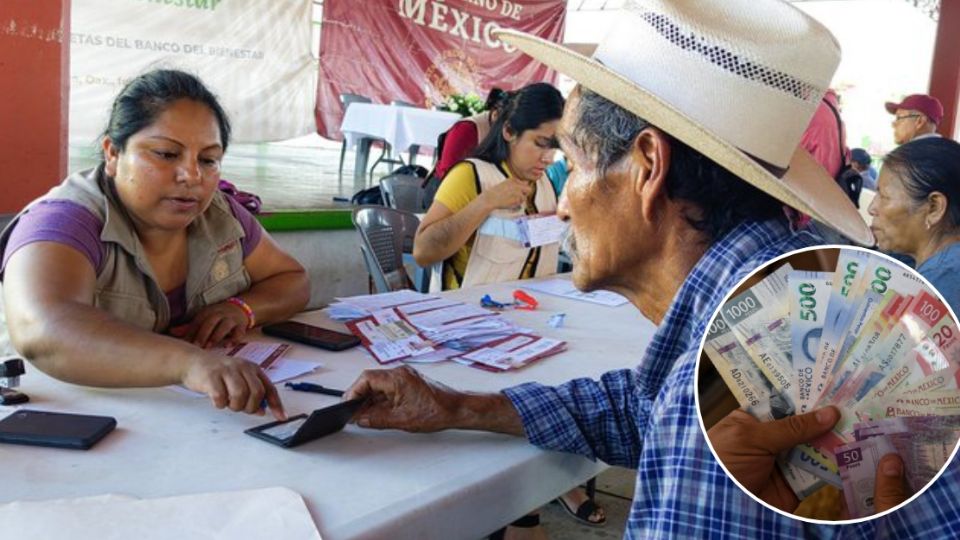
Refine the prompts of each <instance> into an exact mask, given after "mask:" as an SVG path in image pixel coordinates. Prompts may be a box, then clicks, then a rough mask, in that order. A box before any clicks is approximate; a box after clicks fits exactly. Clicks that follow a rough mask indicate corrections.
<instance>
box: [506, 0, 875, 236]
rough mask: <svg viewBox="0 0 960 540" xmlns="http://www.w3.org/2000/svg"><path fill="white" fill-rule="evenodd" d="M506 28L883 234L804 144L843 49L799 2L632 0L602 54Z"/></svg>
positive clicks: (591, 85)
mask: <svg viewBox="0 0 960 540" xmlns="http://www.w3.org/2000/svg"><path fill="white" fill-rule="evenodd" d="M497 37H498V38H499V39H501V40H503V41H504V42H506V43H509V44H510V45H513V46H515V47H517V48H518V49H520V50H522V51H523V52H525V53H527V54H528V55H530V56H532V57H533V58H536V59H537V60H540V61H541V62H543V63H544V64H546V65H547V66H549V67H551V68H553V69H555V70H557V71H559V72H561V73H564V74H566V75H568V76H569V77H571V78H573V79H574V80H576V81H577V82H578V83H580V84H581V85H583V86H584V87H586V88H588V89H590V90H592V91H594V92H596V93H597V94H600V95H601V96H603V97H605V98H607V99H609V100H610V101H613V102H614V103H617V104H618V105H620V106H621V107H624V108H625V109H627V110H629V111H630V112H632V113H634V114H636V115H638V116H640V117H641V118H643V119H644V120H646V121H648V122H650V123H651V124H652V125H654V126H657V127H658V128H660V129H662V130H663V131H665V132H667V133H669V134H670V135H671V136H673V137H676V138H677V139H679V140H681V141H683V142H684V143H686V144H687V145H689V146H691V147H693V148H694V149H696V150H698V151H699V152H701V153H702V154H704V155H705V156H707V157H709V158H710V159H712V160H713V161H715V162H717V163H718V164H719V165H721V166H722V167H724V168H725V169H727V170H729V171H730V172H732V173H734V174H736V175H737V176H739V177H740V178H742V179H743V180H745V181H747V182H749V183H750V184H752V185H754V186H756V187H757V188H759V189H761V190H763V191H765V192H766V193H768V194H770V195H771V196H773V197H776V198H777V199H779V200H780V201H783V202H784V203H786V204H787V205H789V206H792V207H793V208H796V209H797V210H799V211H801V212H803V213H805V214H809V215H811V216H813V217H814V218H816V219H818V220H820V221H822V222H824V223H826V224H828V225H830V226H831V227H833V228H835V229H837V230H838V231H840V232H841V233H843V234H844V235H846V236H847V237H849V238H850V239H852V240H854V241H855V242H857V243H860V244H863V245H867V246H872V245H873V244H874V238H873V234H872V233H871V232H870V229H869V228H868V227H867V224H866V223H865V222H864V221H863V218H862V217H860V214H859V213H858V212H857V209H856V208H855V207H854V206H853V204H852V203H851V201H850V199H849V198H848V197H847V195H846V194H845V193H844V192H843V190H841V188H840V186H839V185H837V182H836V181H835V180H834V179H833V178H831V177H830V175H829V174H828V173H827V172H826V171H825V170H824V169H823V167H821V166H820V165H819V164H818V163H817V162H816V161H814V160H813V158H812V157H811V156H810V154H808V153H807V152H806V151H804V150H803V149H802V148H799V147H798V145H799V142H800V137H801V135H802V134H803V132H804V130H805V129H806V128H807V125H808V124H809V122H810V119H811V118H812V117H813V114H814V112H815V111H816V109H817V106H818V105H819V104H820V99H821V97H822V96H823V94H824V92H826V90H827V88H828V86H829V84H830V80H831V79H832V78H833V73H834V71H835V70H836V68H837V64H839V62H840V47H839V45H838V44H837V42H836V40H835V39H834V38H833V36H832V35H831V34H830V32H829V31H828V30H827V29H826V28H824V27H823V25H821V24H820V23H818V22H817V21H815V20H814V19H812V18H811V17H809V16H808V15H806V14H804V13H803V12H802V11H800V10H798V9H796V8H794V7H793V6H791V5H790V4H787V3H786V2H781V1H779V0H634V1H630V2H628V3H627V5H626V6H625V7H624V9H623V11H622V12H620V13H618V17H617V22H616V23H615V24H614V25H613V27H612V28H611V29H610V30H609V31H608V32H607V34H606V38H605V39H604V40H603V41H602V42H601V43H600V44H599V45H598V46H597V48H596V50H595V51H594V53H593V57H592V58H588V57H587V56H584V55H582V54H578V53H576V52H574V51H571V50H569V49H567V48H565V47H563V46H561V45H558V44H556V43H552V42H549V41H545V40H543V39H540V38H537V37H534V36H531V35H528V34H525V33H522V32H518V31H515V30H500V31H498V32H497ZM581 50H583V49H582V48H581ZM729 203H731V204H736V201H729Z"/></svg>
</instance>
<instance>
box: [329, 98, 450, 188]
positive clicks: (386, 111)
mask: <svg viewBox="0 0 960 540" xmlns="http://www.w3.org/2000/svg"><path fill="white" fill-rule="evenodd" d="M461 118H462V117H461V116H460V115H459V114H456V113H451V112H445V111H434V110H429V109H420V108H416V107H399V106H396V105H382V104H378V103H352V104H350V106H349V107H347V112H346V114H344V116H343V122H341V124H340V131H341V132H342V133H343V136H344V138H345V140H346V143H347V147H348V148H353V147H354V146H355V145H356V144H357V141H358V140H360V139H361V138H364V137H372V138H376V139H383V140H385V141H387V143H389V144H390V146H391V147H393V150H394V152H397V153H398V154H399V153H400V152H406V151H407V149H408V148H410V146H411V145H417V146H420V147H429V148H432V147H435V146H436V145H437V137H439V136H440V134H441V133H443V132H445V131H447V130H448V129H450V126H452V125H453V124H454V123H455V122H456V121H457V120H460V119H461ZM356 154H357V155H356V158H355V161H354V184H355V185H354V187H355V188H357V189H360V188H362V187H363V186H364V185H366V173H367V156H365V155H362V152H357V153H356Z"/></svg>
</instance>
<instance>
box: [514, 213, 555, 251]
mask: <svg viewBox="0 0 960 540" xmlns="http://www.w3.org/2000/svg"><path fill="white" fill-rule="evenodd" d="M516 222H517V226H518V227H519V228H520V234H521V237H522V243H523V245H524V246H526V247H529V248H535V247H539V246H545V245H547V244H559V243H560V242H561V241H563V235H564V234H566V232H567V223H566V222H565V221H563V220H562V219H560V218H559V217H557V215H556V214H549V215H543V214H538V215H532V216H523V217H520V218H517V219H516Z"/></svg>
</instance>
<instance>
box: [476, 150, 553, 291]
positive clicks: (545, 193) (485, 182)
mask: <svg viewBox="0 0 960 540" xmlns="http://www.w3.org/2000/svg"><path fill="white" fill-rule="evenodd" d="M466 161H468V162H470V163H471V164H472V165H473V167H474V170H475V171H476V173H477V184H478V185H477V194H478V195H479V194H480V193H481V192H482V191H483V190H485V189H490V188H492V187H493V186H495V185H497V184H499V183H501V182H504V181H506V180H507V176H506V175H505V174H504V173H503V172H502V171H501V170H500V168H499V167H497V166H496V165H494V164H492V163H488V162H486V161H482V160H479V159H472V158H471V159H468V160H466ZM534 206H535V207H536V211H537V213H543V214H552V213H554V212H556V211H557V196H556V194H554V192H553V185H551V184H550V180H549V179H548V178H547V175H545V174H544V175H543V176H541V177H540V179H539V180H537V193H536V196H535V198H534ZM523 215H524V211H523V209H511V210H494V211H493V212H492V213H491V214H490V217H496V218H501V219H514V218H518V217H521V216H523ZM559 253H560V245H559V244H548V245H545V246H540V247H538V248H532V249H531V248H528V247H524V246H523V245H522V244H520V243H519V242H517V241H516V240H512V239H509V238H503V237H500V236H491V235H486V234H479V233H478V234H475V235H474V240H473V247H472V248H471V250H470V258H469V259H467V269H466V271H465V272H464V275H463V279H462V280H461V281H460V287H461V288H463V287H472V286H474V285H482V284H484V283H500V282H502V281H512V280H515V279H520V277H521V274H522V273H523V268H524V266H525V265H526V262H527V260H528V258H530V257H534V258H536V263H535V264H536V267H535V269H534V270H535V271H534V275H535V276H548V275H551V274H555V273H556V272H557V257H558V255H559Z"/></svg>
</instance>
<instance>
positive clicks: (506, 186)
mask: <svg viewBox="0 0 960 540" xmlns="http://www.w3.org/2000/svg"><path fill="white" fill-rule="evenodd" d="M531 193H533V184H531V183H530V182H524V181H523V180H517V179H516V178H508V179H507V180H505V181H503V182H500V183H499V184H497V185H495V186H493V187H492V188H490V189H487V190H484V191H483V192H481V193H480V197H482V198H483V200H484V202H485V203H486V204H487V206H489V207H490V208H491V209H494V210H502V209H508V208H517V207H518V206H523V203H524V202H525V201H526V200H527V197H529V196H530V194H531Z"/></svg>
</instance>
